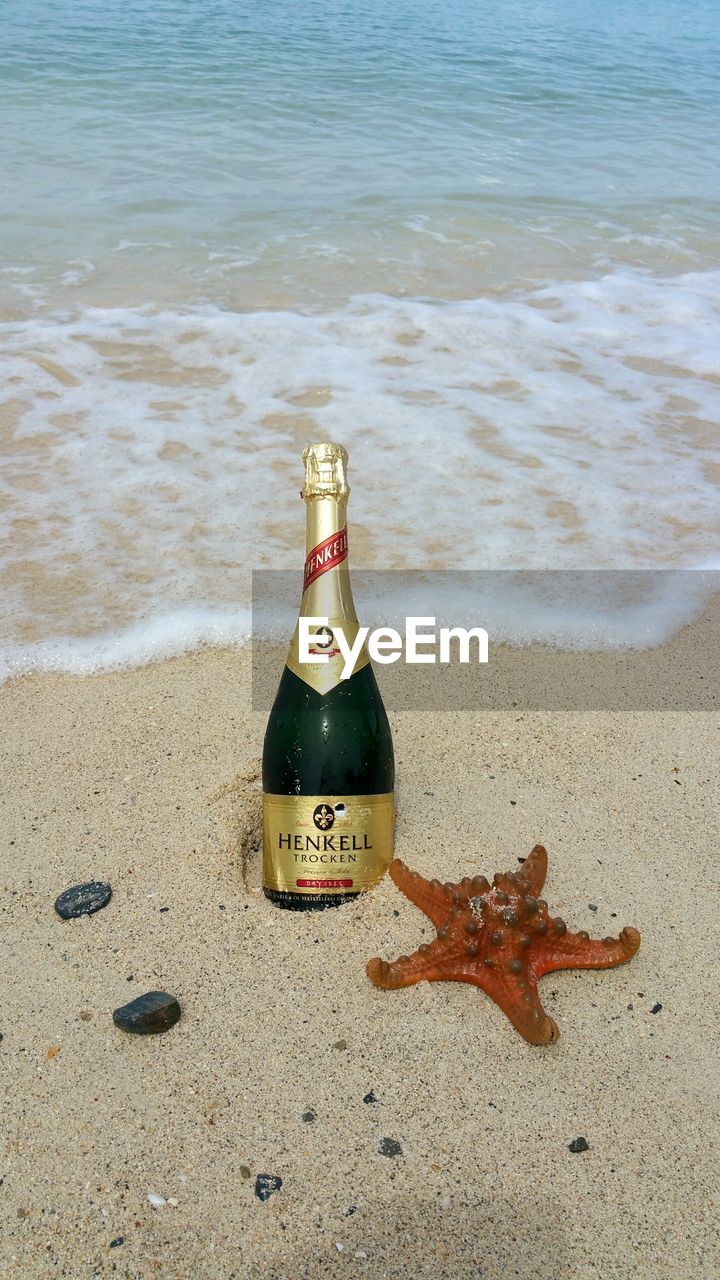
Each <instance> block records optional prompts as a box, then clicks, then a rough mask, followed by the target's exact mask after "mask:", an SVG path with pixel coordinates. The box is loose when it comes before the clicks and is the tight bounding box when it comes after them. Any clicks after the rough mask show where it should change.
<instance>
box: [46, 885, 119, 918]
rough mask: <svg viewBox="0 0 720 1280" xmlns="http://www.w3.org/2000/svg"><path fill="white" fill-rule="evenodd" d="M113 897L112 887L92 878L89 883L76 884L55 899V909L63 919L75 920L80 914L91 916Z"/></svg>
mask: <svg viewBox="0 0 720 1280" xmlns="http://www.w3.org/2000/svg"><path fill="white" fill-rule="evenodd" d="M111 898H112V889H111V888H110V885H109V884H104V883H103V881H102V880H90V881H88V883H87V884H75V885H73V886H72V888H71V889H65V891H64V892H63V893H61V894H60V895H59V897H57V898H56V899H55V910H56V911H57V913H58V915H59V916H62V918H63V920H75V919H77V917H78V916H91V915H93V914H94V913H95V912H96V911H100V910H101V909H102V908H103V907H106V906H107V904H108V902H109V901H110V899H111Z"/></svg>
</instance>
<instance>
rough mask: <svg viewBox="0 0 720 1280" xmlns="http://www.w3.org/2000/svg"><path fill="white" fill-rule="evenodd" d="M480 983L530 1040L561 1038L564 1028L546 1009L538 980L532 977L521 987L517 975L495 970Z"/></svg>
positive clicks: (544, 1041)
mask: <svg viewBox="0 0 720 1280" xmlns="http://www.w3.org/2000/svg"><path fill="white" fill-rule="evenodd" d="M478 985H479V986H480V985H481V986H482V988H483V990H484V991H485V992H486V993H487V994H488V995H489V996H490V999H491V1000H494V1002H495V1004H496V1005H497V1006H498V1008H499V1009H502V1011H503V1013H504V1014H505V1016H506V1018H509V1020H510V1022H511V1023H512V1025H513V1026H514V1028H515V1030H516V1031H519V1032H520V1035H521V1036H522V1037H523V1039H525V1040H527V1041H528V1044H549V1043H550V1041H552V1040H559V1039H560V1029H559V1027H558V1025H557V1023H556V1022H553V1020H552V1018H549V1017H548V1015H547V1014H546V1012H545V1010H544V1009H543V1006H542V1002H541V1000H540V996H539V995H538V990H537V984H536V983H535V982H532V981H530V982H528V983H526V984H525V985H524V987H520V985H519V983H518V981H517V979H516V978H515V976H514V975H513V977H512V978H510V977H506V976H505V975H504V974H497V975H496V974H495V973H494V972H491V973H490V975H489V977H488V978H486V979H485V980H484V981H483V982H482V983H478Z"/></svg>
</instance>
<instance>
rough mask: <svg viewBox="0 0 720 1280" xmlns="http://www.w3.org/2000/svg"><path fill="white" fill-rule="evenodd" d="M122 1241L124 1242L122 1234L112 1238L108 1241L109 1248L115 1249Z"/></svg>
mask: <svg viewBox="0 0 720 1280" xmlns="http://www.w3.org/2000/svg"><path fill="white" fill-rule="evenodd" d="M124 1243H125V1237H124V1236H116V1237H115V1239H114V1240H111V1241H110V1248H111V1249H117V1248H118V1247H119V1246H120V1245H121V1244H124Z"/></svg>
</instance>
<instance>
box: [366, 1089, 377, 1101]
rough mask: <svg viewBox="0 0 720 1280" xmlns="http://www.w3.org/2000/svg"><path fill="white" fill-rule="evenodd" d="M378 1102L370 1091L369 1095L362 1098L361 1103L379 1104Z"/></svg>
mask: <svg viewBox="0 0 720 1280" xmlns="http://www.w3.org/2000/svg"><path fill="white" fill-rule="evenodd" d="M379 1101H380V1099H379V1098H376V1097H375V1094H374V1093H373V1091H372V1089H371V1090H370V1092H369V1093H366V1094H365V1097H364V1098H363V1102H379Z"/></svg>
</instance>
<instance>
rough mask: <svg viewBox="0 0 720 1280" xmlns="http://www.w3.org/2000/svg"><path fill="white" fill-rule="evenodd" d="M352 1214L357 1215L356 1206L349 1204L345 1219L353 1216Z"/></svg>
mask: <svg viewBox="0 0 720 1280" xmlns="http://www.w3.org/2000/svg"><path fill="white" fill-rule="evenodd" d="M354 1213H357V1205H356V1204H351V1205H350V1208H349V1209H348V1211H347V1213H346V1214H345V1217H346V1218H352V1216H353V1214H354Z"/></svg>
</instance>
